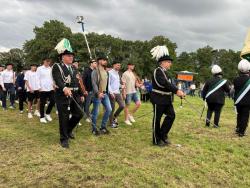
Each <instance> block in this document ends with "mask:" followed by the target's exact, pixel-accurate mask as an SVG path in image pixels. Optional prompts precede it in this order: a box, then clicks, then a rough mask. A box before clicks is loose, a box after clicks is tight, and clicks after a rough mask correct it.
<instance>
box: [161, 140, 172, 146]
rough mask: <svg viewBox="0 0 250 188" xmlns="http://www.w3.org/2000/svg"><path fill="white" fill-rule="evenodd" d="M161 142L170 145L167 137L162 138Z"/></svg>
mask: <svg viewBox="0 0 250 188" xmlns="http://www.w3.org/2000/svg"><path fill="white" fill-rule="evenodd" d="M162 142H163V143H165V144H166V145H170V144H171V142H170V141H169V140H168V139H163V140H162Z"/></svg>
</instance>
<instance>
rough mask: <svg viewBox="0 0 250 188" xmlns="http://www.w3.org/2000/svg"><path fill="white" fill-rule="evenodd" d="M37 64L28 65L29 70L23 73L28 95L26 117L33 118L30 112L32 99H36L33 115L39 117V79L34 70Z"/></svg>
mask: <svg viewBox="0 0 250 188" xmlns="http://www.w3.org/2000/svg"><path fill="white" fill-rule="evenodd" d="M36 69H37V65H36V64H32V65H30V70H28V71H26V73H25V75H24V80H25V84H26V87H27V97H28V118H33V115H32V113H31V109H32V104H33V102H34V100H35V99H36V100H37V104H36V110H35V113H34V115H36V116H38V117H40V113H39V90H40V88H41V87H40V81H39V78H38V74H37V72H36Z"/></svg>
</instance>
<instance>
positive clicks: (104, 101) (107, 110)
mask: <svg viewBox="0 0 250 188" xmlns="http://www.w3.org/2000/svg"><path fill="white" fill-rule="evenodd" d="M101 103H102V105H103V106H104V108H105V112H104V115H103V118H102V124H101V129H102V128H106V124H107V121H108V119H109V115H110V113H111V112H112V108H111V104H110V101H109V96H108V95H107V94H105V95H104V97H103V98H102V99H99V98H97V97H94V99H93V110H92V130H93V131H95V130H97V128H96V121H97V117H98V113H99V106H100V104H101Z"/></svg>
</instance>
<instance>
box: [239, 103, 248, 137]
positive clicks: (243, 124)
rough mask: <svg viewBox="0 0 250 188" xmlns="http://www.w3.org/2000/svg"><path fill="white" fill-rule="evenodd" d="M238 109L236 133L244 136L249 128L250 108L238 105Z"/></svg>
mask: <svg viewBox="0 0 250 188" xmlns="http://www.w3.org/2000/svg"><path fill="white" fill-rule="evenodd" d="M236 108H237V113H238V114H237V126H236V131H237V132H238V133H240V134H244V133H245V131H246V128H247V126H248V121H249V110H250V106H240V105H236Z"/></svg>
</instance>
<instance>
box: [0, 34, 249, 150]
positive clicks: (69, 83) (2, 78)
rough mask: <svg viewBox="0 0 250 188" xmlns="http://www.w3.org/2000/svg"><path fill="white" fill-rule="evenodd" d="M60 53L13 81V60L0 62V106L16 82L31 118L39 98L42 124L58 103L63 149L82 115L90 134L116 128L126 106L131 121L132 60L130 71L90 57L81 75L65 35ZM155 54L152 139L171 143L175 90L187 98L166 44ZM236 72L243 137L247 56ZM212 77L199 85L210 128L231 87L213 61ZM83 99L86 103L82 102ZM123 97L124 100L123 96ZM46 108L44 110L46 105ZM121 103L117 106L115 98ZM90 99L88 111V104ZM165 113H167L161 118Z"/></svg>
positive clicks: (133, 97) (127, 121) (134, 84)
mask: <svg viewBox="0 0 250 188" xmlns="http://www.w3.org/2000/svg"><path fill="white" fill-rule="evenodd" d="M55 49H56V50H57V52H58V54H59V59H60V62H59V63H55V64H54V65H53V66H52V68H51V67H50V63H51V60H50V59H49V58H44V59H43V65H42V66H40V67H39V68H38V69H37V65H35V64H33V65H31V69H30V70H29V71H26V72H25V73H23V74H20V75H19V77H17V80H16V81H15V73H14V71H13V65H12V64H8V65H7V68H6V70H4V71H2V68H1V67H0V69H1V70H0V86H1V91H2V92H3V94H1V96H2V106H3V108H4V109H5V110H6V96H7V93H9V94H10V102H11V107H12V108H13V107H14V98H13V97H14V96H13V93H14V91H13V89H14V83H15V82H16V83H17V89H18V93H19V94H18V95H19V97H20V98H21V99H23V98H25V97H24V95H25V93H24V90H25V89H26V90H27V95H28V117H29V118H32V117H33V116H32V103H33V102H34V100H35V99H39V98H40V103H38V104H39V105H37V108H36V110H35V113H34V114H35V115H37V116H39V117H40V122H41V123H46V122H47V121H52V118H51V116H50V113H51V110H52V107H53V106H54V104H55V103H56V108H57V111H58V117H59V130H60V144H61V146H62V147H64V148H68V147H69V140H70V139H74V135H73V130H74V128H75V127H76V126H77V124H78V123H79V121H80V120H81V118H82V117H83V115H85V116H86V118H87V119H86V120H87V121H89V122H90V123H91V125H92V133H93V134H94V135H96V136H97V135H99V134H108V133H109V130H108V129H107V126H106V124H107V122H108V120H109V121H110V125H111V127H112V128H117V126H118V122H117V117H118V116H119V114H120V113H121V111H122V110H123V109H124V112H125V124H127V125H131V124H132V123H134V122H135V119H134V117H133V114H134V113H135V112H136V111H137V110H138V108H139V107H140V104H141V103H140V100H139V98H138V95H137V90H136V88H138V87H142V84H141V83H140V82H138V80H137V78H136V75H135V74H134V72H133V71H134V65H133V64H128V70H127V71H126V72H124V73H123V75H122V76H120V74H119V70H120V66H121V64H120V61H119V60H114V61H113V69H111V70H109V71H108V72H107V70H106V66H107V63H108V59H107V57H105V56H100V57H98V58H97V59H96V60H94V59H93V60H91V61H90V67H89V68H88V69H86V70H85V71H84V74H83V75H84V76H83V77H81V76H80V74H79V72H78V70H77V68H78V65H75V66H72V64H73V62H74V53H73V50H72V48H71V46H70V43H69V41H68V40H67V39H63V40H62V41H61V42H60V43H58V45H57V46H56V48H55ZM151 53H152V55H153V58H155V59H156V61H157V64H158V67H157V68H156V69H155V70H154V72H153V76H152V87H153V89H152V92H151V97H150V98H151V102H152V104H153V110H154V115H153V123H152V130H153V131H152V132H153V134H152V135H153V144H154V145H157V146H166V145H169V144H170V141H169V138H168V133H169V131H170V129H171V127H172V125H173V122H174V120H175V111H174V107H173V104H172V102H173V95H174V94H176V95H177V96H179V97H180V98H185V93H184V92H183V91H181V90H180V89H178V88H177V87H176V86H175V85H174V84H173V83H172V82H171V79H170V77H169V75H168V73H167V72H168V70H169V69H170V67H171V66H172V63H173V59H172V58H171V57H170V55H169V52H168V49H167V47H166V46H156V47H155V48H153V49H152V50H151ZM238 70H239V76H238V77H237V78H235V80H234V88H235V105H236V108H237V126H236V133H237V134H238V135H239V136H245V132H246V128H247V124H248V119H249V109H250V92H249V90H250V81H249V70H250V64H249V62H248V61H247V60H246V59H243V60H241V61H240V63H239V65H238ZM211 72H212V74H213V77H212V78H211V79H210V80H208V81H207V82H206V83H205V86H204V89H203V99H204V100H205V101H206V103H207V104H208V110H207V117H206V126H209V125H210V124H211V120H210V119H211V116H212V113H213V112H214V113H215V115H214V123H213V125H214V127H216V128H217V127H219V118H220V113H221V110H222V107H223V105H224V102H225V92H229V85H228V81H227V80H225V79H223V78H222V70H221V68H220V67H219V66H218V65H214V66H213V67H212V70H211ZM84 98H85V105H84V107H82V103H83V100H84ZM123 99H125V103H124V101H123ZM131 100H133V101H134V103H135V104H136V106H135V108H134V109H133V111H129V108H128V107H129V104H130V103H131ZM23 101H24V100H19V104H20V103H21V104H20V112H21V113H22V112H23ZM48 101H49V103H48V107H47V110H46V113H45V112H44V107H45V105H46V103H47V102H48ZM116 102H117V103H118V104H119V107H118V109H117V110H116V111H115V103H116ZM91 103H93V109H92V112H91V113H90V110H89V106H90V104H91ZM101 103H102V104H103V107H104V114H103V118H102V121H101V125H100V128H99V129H98V128H97V117H98V113H99V107H100V104H101ZM163 114H165V115H166V116H165V118H164V120H163V122H162V123H161V119H162V116H163Z"/></svg>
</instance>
